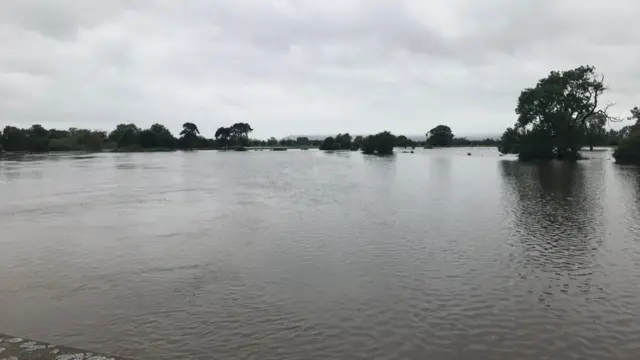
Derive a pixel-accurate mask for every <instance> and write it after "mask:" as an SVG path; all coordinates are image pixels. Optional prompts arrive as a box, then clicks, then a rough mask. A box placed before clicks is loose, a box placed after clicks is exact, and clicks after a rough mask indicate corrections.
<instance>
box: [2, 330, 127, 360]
mask: <svg viewBox="0 0 640 360" xmlns="http://www.w3.org/2000/svg"><path fill="white" fill-rule="evenodd" d="M0 360H127V359H125V358H122V357H119V356H112V355H106V354H98V353H94V352H89V351H84V350H79V349H74V348H70V347H66V346H58V345H51V344H47V343H43V342H40V341H33V340H29V339H24V338H19V337H14V336H9V335H3V334H0Z"/></svg>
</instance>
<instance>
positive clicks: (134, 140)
mask: <svg viewBox="0 0 640 360" xmlns="http://www.w3.org/2000/svg"><path fill="white" fill-rule="evenodd" d="M139 135H140V129H138V127H137V126H136V125H134V124H119V125H117V126H116V128H115V130H113V131H112V132H111V133H110V134H109V137H108V139H109V140H110V141H113V142H114V143H116V147H118V148H121V147H127V146H135V145H138V143H139V138H138V137H139Z"/></svg>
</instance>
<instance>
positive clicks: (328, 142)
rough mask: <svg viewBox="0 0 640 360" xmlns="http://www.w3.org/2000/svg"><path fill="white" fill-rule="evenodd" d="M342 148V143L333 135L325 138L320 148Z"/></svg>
mask: <svg viewBox="0 0 640 360" xmlns="http://www.w3.org/2000/svg"><path fill="white" fill-rule="evenodd" d="M338 149H340V144H339V143H337V142H336V139H334V138H333V137H332V136H329V137H328V138H326V139H324V140H323V141H322V144H320V150H338Z"/></svg>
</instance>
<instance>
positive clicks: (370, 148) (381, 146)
mask: <svg viewBox="0 0 640 360" xmlns="http://www.w3.org/2000/svg"><path fill="white" fill-rule="evenodd" d="M395 143H396V137H395V136H394V135H393V134H392V133H390V132H389V131H383V132H381V133H378V134H376V135H369V136H367V137H366V138H364V139H363V141H362V144H361V145H360V148H361V149H362V152H363V153H365V154H374V153H375V154H378V155H391V154H393V146H394V145H395Z"/></svg>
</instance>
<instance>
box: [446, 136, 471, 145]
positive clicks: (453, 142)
mask: <svg viewBox="0 0 640 360" xmlns="http://www.w3.org/2000/svg"><path fill="white" fill-rule="evenodd" d="M471 145H472V142H471V140H469V139H467V138H466V137H454V138H453V140H451V146H471Z"/></svg>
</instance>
